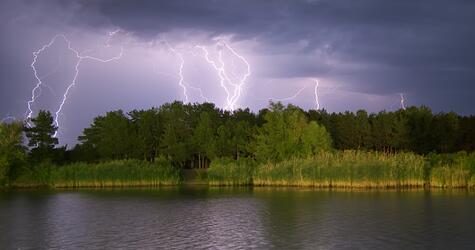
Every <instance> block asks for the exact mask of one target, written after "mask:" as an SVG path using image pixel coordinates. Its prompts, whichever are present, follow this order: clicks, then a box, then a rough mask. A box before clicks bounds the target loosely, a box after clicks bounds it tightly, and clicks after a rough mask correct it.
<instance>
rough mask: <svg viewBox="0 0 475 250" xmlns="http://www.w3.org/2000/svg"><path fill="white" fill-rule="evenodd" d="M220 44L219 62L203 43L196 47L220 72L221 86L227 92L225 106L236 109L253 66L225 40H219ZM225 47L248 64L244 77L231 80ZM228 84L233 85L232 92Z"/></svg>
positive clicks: (228, 108)
mask: <svg viewBox="0 0 475 250" xmlns="http://www.w3.org/2000/svg"><path fill="white" fill-rule="evenodd" d="M218 46H219V47H220V49H219V50H218V59H217V61H218V62H216V61H215V60H212V59H211V58H210V55H209V51H208V49H207V48H206V47H204V46H201V45H197V46H195V47H196V48H198V49H200V50H202V51H203V53H204V59H205V60H206V62H207V63H208V64H210V65H211V66H212V67H213V68H214V70H216V72H217V73H218V76H219V78H220V86H221V88H223V90H224V92H226V106H225V107H224V108H225V109H227V110H234V108H235V106H236V103H237V101H238V100H239V98H240V97H241V92H242V88H243V86H244V85H245V84H246V81H247V79H248V78H249V76H250V75H251V66H250V64H249V63H248V61H247V60H246V59H245V58H244V57H243V56H241V55H240V54H238V53H237V52H236V50H234V49H233V48H232V47H231V46H229V45H228V44H227V43H225V42H224V41H222V40H221V41H219V42H218ZM223 48H225V49H227V50H228V51H229V52H230V53H231V54H232V55H233V56H235V57H237V58H239V60H241V61H242V62H243V63H244V64H245V66H246V71H245V72H244V74H243V76H242V78H240V79H239V80H238V81H236V82H235V81H233V80H231V78H230V77H229V75H228V72H227V70H226V63H225V62H224V60H223ZM227 85H231V86H232V87H233V88H234V90H233V91H232V92H233V93H232V94H231V90H230V89H229V88H228V86H227Z"/></svg>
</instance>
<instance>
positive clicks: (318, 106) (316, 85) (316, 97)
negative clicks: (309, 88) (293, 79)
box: [313, 79, 320, 110]
mask: <svg viewBox="0 0 475 250" xmlns="http://www.w3.org/2000/svg"><path fill="white" fill-rule="evenodd" d="M313 92H314V94H315V109H316V110H319V109H320V100H319V98H318V79H315V88H314V90H313Z"/></svg>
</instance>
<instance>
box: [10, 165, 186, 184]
mask: <svg viewBox="0 0 475 250" xmlns="http://www.w3.org/2000/svg"><path fill="white" fill-rule="evenodd" d="M180 182H181V174H180V171H179V170H178V169H176V168H174V167H173V166H171V165H170V164H169V163H168V162H165V161H158V162H155V163H148V162H143V161H136V160H125V161H111V162H104V163H97V164H86V163H76V164H72V165H67V166H61V167H41V168H38V170H32V171H28V172H27V173H25V174H24V175H22V176H20V178H18V180H17V181H16V183H15V186H17V187H37V186H49V187H57V188H79V187H133V186H160V185H176V184H179V183H180Z"/></svg>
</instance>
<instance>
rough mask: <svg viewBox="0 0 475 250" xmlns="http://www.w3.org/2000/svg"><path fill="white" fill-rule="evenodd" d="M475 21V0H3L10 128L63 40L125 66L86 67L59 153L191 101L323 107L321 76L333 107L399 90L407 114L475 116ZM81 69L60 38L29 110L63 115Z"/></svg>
mask: <svg viewBox="0 0 475 250" xmlns="http://www.w3.org/2000/svg"><path fill="white" fill-rule="evenodd" d="M474 13H475V1H470V0H455V1H447V0H443V1H442V0H418V1H414V0H407V1H406V0H399V1H389V0H388V1H382V0H307V1H297V0H293V1H291V0H288V1H283V0H282V1H255V0H252V1H251V0H249V1H245V0H235V1H226V0H220V1H218V0H208V1H182V0H179V1H177V0H174V1H159V0H149V1H120V0H114V1H113V0H108V1H100V0H99V1H75V0H72V1H59V0H57V1H22V0H2V1H1V3H0V30H1V34H2V35H1V36H0V55H1V57H0V62H1V64H0V104H1V105H0V118H3V117H6V116H9V115H10V116H15V117H16V118H24V117H25V112H26V111H28V109H27V101H28V100H30V99H31V96H32V89H33V88H34V87H35V85H36V84H37V79H36V78H35V75H34V72H33V69H32V67H31V64H32V62H33V59H34V55H33V52H34V51H38V50H40V49H41V48H42V47H43V46H44V45H46V44H48V43H50V42H51V39H52V38H53V37H54V36H55V35H57V34H63V35H64V36H65V37H66V38H67V39H69V41H70V42H71V48H72V49H74V50H76V51H78V52H81V53H82V54H81V55H82V56H90V57H94V58H97V59H101V60H108V59H114V58H117V60H111V61H107V62H100V61H95V60H91V59H90V58H89V59H87V58H86V59H83V60H81V62H80V64H79V66H78V70H79V73H78V75H77V79H76V84H75V85H74V86H73V87H72V88H71V89H70V91H69V92H68V95H67V100H66V101H65V102H64V105H63V108H62V111H61V112H60V113H59V119H58V121H59V123H60V127H61V129H60V132H59V138H60V141H61V143H68V144H73V143H74V142H75V138H76V137H77V136H78V135H79V134H80V133H81V131H82V129H83V128H84V127H85V126H87V125H88V124H89V123H90V122H91V120H92V118H93V117H95V116H97V115H98V114H103V113H104V112H106V111H110V110H115V109H123V110H125V111H130V110H132V109H142V108H150V107H152V106H159V105H160V104H163V103H165V102H170V101H173V100H181V101H185V100H186V99H185V98H186V97H185V94H186V96H187V97H188V100H189V101H190V102H203V101H205V100H208V101H211V102H214V103H216V104H217V106H219V107H222V108H226V107H227V106H228V107H229V105H228V104H229V102H230V101H231V102H232V103H233V104H234V106H233V108H239V107H250V108H251V109H252V110H258V109H260V108H263V107H265V106H266V105H267V104H268V101H269V99H273V100H282V101H283V102H285V103H287V102H292V103H294V104H296V105H299V106H301V107H303V108H305V109H309V108H314V107H316V105H317V104H316V101H315V91H314V90H315V80H316V79H318V80H319V85H318V97H319V105H320V108H325V109H327V110H329V111H337V112H338V111H345V110H351V111H355V110H358V109H361V108H363V109H367V110H369V111H371V112H378V111H380V110H396V109H398V108H399V107H400V94H401V93H402V94H404V96H405V103H406V105H407V106H410V105H417V106H419V105H426V106H429V107H431V108H432V109H433V111H434V112H440V111H445V112H449V111H455V112H458V113H461V114H466V115H468V114H475V71H474V70H475V49H473V46H474V45H475V25H474V24H475V14H474ZM115 31H117V32H115ZM111 32H112V33H111ZM114 32H115V33H114ZM221 41H223V42H224V44H225V45H227V46H228V47H226V46H224V45H223V44H221ZM197 46H203V47H197ZM202 48H205V49H207V50H208V52H209V57H208V59H209V61H210V62H214V63H215V64H216V65H215V66H217V67H221V63H223V64H222V65H223V69H224V71H223V72H224V73H225V74H226V76H228V77H229V78H230V80H231V82H224V86H223V85H222V84H221V81H220V76H222V73H223V72H220V71H219V70H216V69H215V68H213V65H212V64H210V62H208V61H207V60H206V59H207V58H206V57H205V53H204V50H203V49H202ZM121 51H123V53H122V54H121ZM233 52H235V53H233ZM220 54H221V56H222V57H221V59H222V60H221V61H220V60H219V59H220V57H219V56H220ZM119 57H120V58H119ZM77 62H78V58H77V57H76V55H75V54H74V53H72V51H71V50H70V49H68V44H67V43H66V41H65V40H63V39H62V38H58V39H56V40H54V41H53V43H52V44H51V46H49V47H47V48H45V49H44V50H43V51H41V53H39V54H38V56H37V60H36V63H35V64H34V66H35V69H36V70H37V75H38V77H39V78H40V79H41V81H42V85H41V87H40V88H39V89H37V91H35V96H36V99H35V102H34V103H33V104H32V106H31V109H32V111H33V114H35V113H36V112H37V111H38V110H39V109H48V110H50V111H52V113H54V112H56V111H57V110H58V109H59V107H60V105H61V102H62V100H63V97H64V94H65V91H66V90H67V87H68V86H69V85H70V84H71V83H72V81H73V79H74V76H75V68H76V65H77ZM182 62H183V64H182ZM246 63H247V64H246ZM181 65H183V68H182V70H181V72H182V76H183V78H181V77H180V75H179V73H180V66H181ZM247 65H249V69H250V71H249V72H248V71H247V70H248V69H247ZM220 73H221V74H220ZM247 73H250V75H249V76H248V77H247V78H246V77H245V76H246V74H247ZM181 79H182V81H181ZM180 84H181V85H180ZM236 86H241V88H238V87H236ZM183 87H186V90H183ZM226 90H227V91H228V93H229V94H227V93H226ZM239 90H241V91H239ZM184 91H185V92H184Z"/></svg>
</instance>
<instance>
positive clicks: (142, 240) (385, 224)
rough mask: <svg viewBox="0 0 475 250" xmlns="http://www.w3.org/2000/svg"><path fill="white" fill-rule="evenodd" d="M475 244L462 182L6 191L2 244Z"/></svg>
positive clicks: (474, 208)
mask: <svg viewBox="0 0 475 250" xmlns="http://www.w3.org/2000/svg"><path fill="white" fill-rule="evenodd" d="M46 248H47V249H50V248H61V249H77V248H81V249H116V248H128V249H130V248H132V249H150V248H153V249H155V248H163V249H203V248H217V249H234V248H245V249H249V248H257V249H268V248H277V249H368V248H378V249H403V248H405V249H419V248H425V249H433V248H440V249H454V248H459V249H464V248H467V249H468V248H472V249H473V248H475V195H474V194H473V193H469V192H466V191H465V192H464V191H437V192H424V191H404V192H396V191H379V192H377V191H365V192H361V191H353V192H350V191H322V190H320V191H317V190H306V189H261V188H254V189H213V188H212V189H207V188H167V189H154V190H148V189H147V190H143V189H140V190H81V191H54V192H53V191H15V192H3V193H0V249H46Z"/></svg>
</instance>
